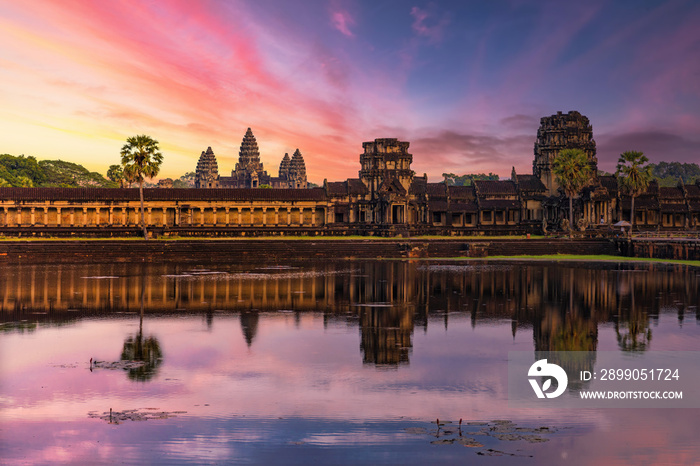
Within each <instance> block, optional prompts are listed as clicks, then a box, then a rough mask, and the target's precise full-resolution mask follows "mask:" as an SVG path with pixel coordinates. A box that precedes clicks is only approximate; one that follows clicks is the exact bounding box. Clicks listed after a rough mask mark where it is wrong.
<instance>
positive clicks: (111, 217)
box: [109, 206, 114, 226]
mask: <svg viewBox="0 0 700 466" xmlns="http://www.w3.org/2000/svg"><path fill="white" fill-rule="evenodd" d="M113 225H114V207H112V206H110V207H109V226H113Z"/></svg>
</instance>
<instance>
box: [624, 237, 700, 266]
mask: <svg viewBox="0 0 700 466" xmlns="http://www.w3.org/2000/svg"><path fill="white" fill-rule="evenodd" d="M617 244H618V249H619V250H620V253H621V254H622V255H624V256H627V257H644V258H654V259H677V260H696V261H697V260H700V240H698V239H671V238H669V239H660V238H650V239H642V238H639V239H636V238H635V239H632V240H628V239H623V240H618V241H617Z"/></svg>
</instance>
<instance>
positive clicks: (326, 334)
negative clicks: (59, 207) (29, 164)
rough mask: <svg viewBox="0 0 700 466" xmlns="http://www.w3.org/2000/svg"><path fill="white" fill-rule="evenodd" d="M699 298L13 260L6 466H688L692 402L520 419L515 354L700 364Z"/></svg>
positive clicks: (428, 279)
mask: <svg viewBox="0 0 700 466" xmlns="http://www.w3.org/2000/svg"><path fill="white" fill-rule="evenodd" d="M699 285H700V270H698V269H697V268H691V267H686V266H666V265H651V266H647V265H622V264H593V263H562V264H555V263H540V262H530V263H527V262H522V263H518V262H502V263H493V262H488V263H487V262H483V263H478V262H469V263H466V262H458V261H444V262H439V261H413V262H409V261H343V262H334V261H316V262H313V263H311V262H299V263H289V264H281V265H280V266H277V267H263V266H259V265H256V264H250V263H248V264H232V265H230V266H217V267H212V266H210V265H207V264H201V265H199V266H193V265H189V264H188V265H186V266H180V265H165V264H155V265H144V266H141V265H130V264H108V265H85V264H76V265H43V266H42V265H31V266H30V265H27V266H16V267H3V268H0V312H1V314H0V315H1V320H0V322H2V324H1V325H0V330H1V336H0V458H2V460H1V462H3V463H9V464H13V463H20V464H22V463H32V464H37V463H39V464H41V463H91V464H99V463H127V464H128V463H167V464H178V463H190V464H191V463H196V464H221V463H230V462H239V463H248V464H259V463H284V464H309V463H319V464H356V463H375V464H397V463H406V464H429V463H433V464H434V463H437V462H443V463H465V462H471V461H473V462H475V463H479V464H481V463H483V464H548V463H549V464H559V463H562V462H566V463H567V464H660V463H664V464H689V463H694V462H697V461H700V444H699V443H698V442H697V439H696V432H697V431H698V428H699V427H700V417H699V416H698V412H697V410H695V409H685V410H680V409H588V410H574V411H572V410H566V409H563V410H542V409H528V408H514V407H512V406H509V405H508V395H507V359H508V352H509V351H529V352H532V353H533V358H534V355H535V351H548V350H549V351H551V350H567V351H615V352H634V353H636V354H644V353H645V352H649V351H657V350H664V351H678V350H684V351H689V350H692V351H700V326H698V312H699V311H698V301H699V299H698V289H700V286H699ZM90 358H93V364H92V365H91V363H90ZM533 360H534V359H533ZM95 361H96V362H95ZM683 369H684V370H698V368H697V367H685V368H683ZM110 409H112V416H111V417H110V415H109V411H110ZM436 419H439V420H440V421H439V422H440V423H441V424H443V425H441V426H440V428H439V429H438V427H437V425H436ZM459 419H463V424H462V426H461V429H460V428H459V424H458V421H459ZM446 421H451V424H450V423H447V422H446ZM494 421H499V422H494ZM467 423H472V425H468V424H467ZM479 423H481V424H485V425H474V424H479ZM542 427H546V429H544V430H543V429H541V428H542ZM518 428H519V429H525V430H517V429H518ZM460 434H461V436H460ZM485 434H488V435H485ZM506 434H508V435H506ZM466 439H473V440H474V442H472V443H470V442H471V440H466ZM460 442H461V443H460ZM464 444H469V445H476V446H464Z"/></svg>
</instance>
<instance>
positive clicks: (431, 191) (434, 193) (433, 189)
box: [426, 183, 447, 197]
mask: <svg viewBox="0 0 700 466" xmlns="http://www.w3.org/2000/svg"><path fill="white" fill-rule="evenodd" d="M426 190H427V192H428V196H430V197H447V185H446V184H445V183H427V186H426Z"/></svg>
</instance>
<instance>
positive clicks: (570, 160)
mask: <svg viewBox="0 0 700 466" xmlns="http://www.w3.org/2000/svg"><path fill="white" fill-rule="evenodd" d="M552 172H553V173H554V175H556V177H557V182H558V183H559V185H560V186H561V187H562V189H563V190H564V193H565V194H566V195H567V196H568V198H569V228H570V229H571V228H573V226H574V202H573V198H574V196H575V195H577V194H578V193H579V191H581V189H583V187H584V186H586V185H587V184H588V183H589V182H590V181H591V178H592V177H593V168H592V167H591V164H590V163H589V160H588V156H587V155H586V153H585V152H584V151H582V150H581V149H564V150H562V151H560V152H559V155H557V157H556V158H555V159H554V162H553V163H552Z"/></svg>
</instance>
